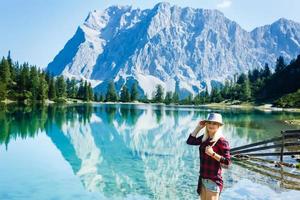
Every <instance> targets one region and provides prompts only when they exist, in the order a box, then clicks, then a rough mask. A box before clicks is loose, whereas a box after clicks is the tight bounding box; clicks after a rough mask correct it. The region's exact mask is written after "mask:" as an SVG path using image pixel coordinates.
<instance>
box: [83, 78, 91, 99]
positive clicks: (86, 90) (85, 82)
mask: <svg viewBox="0 0 300 200" xmlns="http://www.w3.org/2000/svg"><path fill="white" fill-rule="evenodd" d="M83 99H84V100H85V101H89V100H90V99H89V88H88V83H87V81H84V93H83Z"/></svg>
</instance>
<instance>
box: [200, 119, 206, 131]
mask: <svg viewBox="0 0 300 200" xmlns="http://www.w3.org/2000/svg"><path fill="white" fill-rule="evenodd" d="M199 126H200V128H201V129H202V128H204V127H205V121H203V120H201V121H200V122H199Z"/></svg>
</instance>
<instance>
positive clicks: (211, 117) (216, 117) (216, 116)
mask: <svg viewBox="0 0 300 200" xmlns="http://www.w3.org/2000/svg"><path fill="white" fill-rule="evenodd" d="M203 121H204V122H218V123H219V124H220V125H221V126H222V125H224V124H223V120H222V115H221V114H220V113H209V114H208V115H207V119H205V120H203Z"/></svg>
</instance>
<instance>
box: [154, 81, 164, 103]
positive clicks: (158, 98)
mask: <svg viewBox="0 0 300 200" xmlns="http://www.w3.org/2000/svg"><path fill="white" fill-rule="evenodd" d="M163 96H164V90H163V88H162V86H161V85H160V84H158V85H157V86H156V92H155V94H154V102H156V103H160V102H162V100H163Z"/></svg>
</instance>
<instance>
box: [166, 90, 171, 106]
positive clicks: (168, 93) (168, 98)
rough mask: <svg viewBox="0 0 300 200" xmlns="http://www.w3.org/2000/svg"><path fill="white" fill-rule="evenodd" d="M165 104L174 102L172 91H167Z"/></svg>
mask: <svg viewBox="0 0 300 200" xmlns="http://www.w3.org/2000/svg"><path fill="white" fill-rule="evenodd" d="M164 102H165V104H167V105H168V104H170V103H172V92H170V91H168V92H167V93H166V97H165V100H164Z"/></svg>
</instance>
